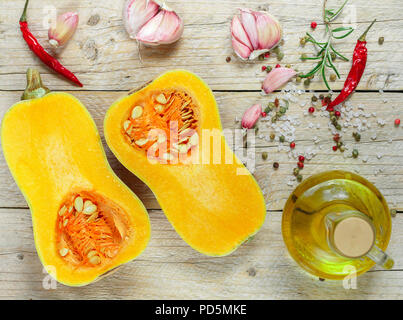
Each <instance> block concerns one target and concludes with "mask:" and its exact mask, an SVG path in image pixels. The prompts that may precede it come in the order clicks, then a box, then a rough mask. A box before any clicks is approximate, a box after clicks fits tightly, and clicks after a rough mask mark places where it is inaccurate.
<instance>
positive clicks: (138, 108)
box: [132, 106, 143, 119]
mask: <svg viewBox="0 0 403 320" xmlns="http://www.w3.org/2000/svg"><path fill="white" fill-rule="evenodd" d="M142 114H143V107H141V106H135V107H134V108H133V111H132V119H137V118H140V117H141V115H142Z"/></svg>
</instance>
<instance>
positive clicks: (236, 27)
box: [231, 9, 283, 60]
mask: <svg viewBox="0 0 403 320" xmlns="http://www.w3.org/2000/svg"><path fill="white" fill-rule="evenodd" d="M239 11H240V16H238V15H236V16H234V18H233V19H232V24H231V36H232V47H233V48H234V51H235V53H236V54H237V55H238V56H239V57H240V58H241V59H243V60H253V59H256V58H257V57H258V56H260V55H261V54H264V53H266V52H268V51H270V50H271V49H273V48H274V47H276V46H277V45H278V44H279V43H280V41H281V38H282V36H283V30H282V28H281V25H280V22H279V21H278V20H277V19H276V18H275V17H273V16H272V15H271V14H269V13H267V12H264V11H253V10H250V9H239Z"/></svg>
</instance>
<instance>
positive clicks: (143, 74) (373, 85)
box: [0, 0, 403, 299]
mask: <svg viewBox="0 0 403 320" xmlns="http://www.w3.org/2000/svg"><path fill="white" fill-rule="evenodd" d="M123 2H124V1H123V0H118V1H116V0H108V1H95V0H81V1H80V0H58V1H51V0H36V1H31V3H30V7H29V13H28V16H29V22H30V24H31V27H32V31H33V33H34V34H35V35H38V38H39V39H40V42H41V43H43V44H45V46H46V38H47V36H46V35H47V31H46V29H45V28H44V26H43V24H42V20H43V17H44V16H46V11H45V10H44V9H43V8H44V7H46V6H52V5H54V6H56V7H57V9H58V10H59V12H62V11H68V10H77V11H78V12H79V16H80V24H79V28H78V30H77V32H76V34H75V36H74V38H73V40H72V41H71V42H70V43H69V45H68V46H67V48H65V50H64V51H63V52H62V53H61V54H60V57H61V58H60V59H61V61H62V62H63V64H65V65H66V66H67V67H68V68H70V69H71V70H72V71H73V72H75V74H76V75H77V76H78V77H79V78H80V80H81V81H82V82H83V83H84V88H83V89H77V88H76V87H74V86H71V85H70V84H69V83H68V82H66V81H65V80H64V79H62V78H61V77H59V76H57V75H55V74H54V73H53V72H51V71H50V70H49V69H47V68H46V67H43V65H42V64H41V63H40V61H39V60H38V59H37V58H36V57H34V55H33V54H32V53H31V52H30V51H29V50H28V48H27V46H26V44H25V43H24V41H23V40H22V39H21V35H20V31H19V28H18V19H19V16H20V14H21V10H22V8H23V5H24V0H15V1H9V0H0V40H1V41H0V92H1V94H0V119H1V118H2V116H3V115H4V113H5V112H6V110H7V109H8V108H9V107H10V106H12V105H13V104H14V103H15V102H17V101H18V100H19V97H20V95H21V92H22V90H23V89H24V88H25V72H26V69H27V68H28V67H36V68H38V69H39V70H40V72H41V74H42V77H43V80H44V83H45V84H46V85H47V86H48V87H50V88H51V89H53V90H58V91H70V92H71V93H72V94H74V95H75V96H76V97H77V98H79V99H80V100H81V101H82V102H83V103H84V104H85V105H86V106H87V108H88V109H89V111H90V113H91V114H92V116H93V117H94V119H95V121H96V123H97V125H98V128H99V131H100V133H101V135H102V131H103V130H102V121H103V117H104V114H105V111H106V110H107V108H108V107H109V106H110V105H111V104H112V103H113V101H114V100H116V99H117V98H118V97H120V96H122V95H124V94H125V92H126V91H128V90H130V89H132V88H135V87H137V86H139V85H141V84H143V83H144V82H146V81H148V80H150V79H152V78H153V77H155V76H156V75H158V74H160V73H162V72H164V71H166V70H169V69H173V68H185V69H188V70H190V71H193V72H195V73H197V74H198V75H200V76H201V77H202V78H203V79H204V80H205V81H206V82H207V83H208V84H209V85H210V86H211V88H212V89H213V91H214V93H215V96H216V98H217V101H218V104H219V107H220V114H221V118H222V123H223V127H224V128H228V129H233V128H236V127H238V126H239V123H236V121H235V120H234V119H235V117H241V116H242V113H243V111H244V110H245V109H246V108H247V107H249V106H250V105H252V104H253V103H256V102H261V103H263V104H265V105H266V104H267V103H268V102H269V101H273V99H274V97H276V96H279V97H280V96H281V93H279V92H278V93H275V94H272V95H271V96H269V97H264V96H262V95H261V94H260V81H261V80H262V77H263V74H262V72H261V71H260V69H261V66H262V65H263V63H262V62H255V63H243V62H240V61H239V60H238V59H237V58H235V56H234V54H233V51H232V49H231V45H230V38H229V25H230V20H231V17H232V15H233V14H234V13H235V12H236V8H238V7H245V6H247V7H251V8H255V9H257V8H266V9H267V8H269V11H270V12H271V13H272V14H274V15H276V16H277V17H278V18H279V20H280V21H281V22H282V25H283V28H284V40H285V42H284V45H283V50H284V53H285V57H284V59H283V61H282V62H281V63H282V64H286V63H289V64H291V65H292V66H293V67H295V68H297V69H299V70H301V71H307V70H309V68H310V66H311V64H310V63H307V62H305V63H302V62H301V61H300V60H299V56H300V55H301V54H302V53H304V52H306V53H309V52H310V51H311V48H310V47H309V46H307V47H306V48H302V47H300V46H299V37H302V36H303V35H304V32H305V31H308V29H309V24H310V22H311V21H313V20H316V21H317V22H318V23H319V26H318V29H317V30H316V31H315V34H316V35H318V37H320V35H321V34H322V30H323V25H322V24H321V10H322V7H321V4H322V1H319V0H304V1H302V0H291V1H286V0H273V1H271V2H270V3H267V2H266V1H257V0H255V1H237V0H220V1H214V0H195V1H185V0H171V1H169V4H170V5H171V7H173V8H175V9H177V12H178V13H179V14H180V15H181V16H182V17H183V18H184V21H185V31H184V36H183V38H182V40H180V41H179V42H178V43H177V44H175V45H173V46H171V47H164V48H158V49H156V48H142V49H141V54H142V62H140V59H139V55H138V50H137V46H136V43H135V42H134V41H132V40H130V39H129V38H128V36H127V34H126V32H125V29H124V27H123V22H122V6H123ZM340 2H341V1H336V0H333V1H330V2H329V5H330V6H332V4H334V5H337V4H338V3H340ZM402 9H403V4H402V2H401V0H384V1H381V2H379V1H368V0H350V2H349V6H348V7H347V8H346V10H345V13H344V15H343V16H341V17H340V19H339V20H338V21H346V22H348V19H349V18H353V20H354V17H355V16H356V23H357V29H358V30H357V31H355V32H354V33H353V34H352V35H351V36H349V37H348V38H347V39H345V40H342V41H338V43H337V47H338V48H339V49H340V51H341V52H342V53H343V54H345V55H347V56H349V57H350V56H351V53H352V49H353V46H354V45H355V41H356V39H357V37H358V36H359V34H361V32H362V31H363V30H364V29H365V28H366V26H367V25H368V24H369V22H370V21H372V20H373V19H374V18H377V19H378V22H377V24H376V25H375V27H374V28H373V29H372V30H371V32H370V34H369V35H368V48H369V58H368V64H367V69H366V71H365V74H364V77H363V79H362V81H361V83H360V85H359V88H358V92H357V93H355V94H354V95H353V97H352V98H351V99H350V102H351V105H352V106H353V110H354V112H356V111H357V110H359V109H358V108H359V107H362V108H363V109H364V110H365V112H368V113H376V117H370V118H369V119H368V122H370V123H371V124H372V125H371V128H370V129H368V130H367V131H365V132H363V133H362V140H361V142H360V143H359V144H357V146H358V147H359V149H360V157H359V158H358V159H353V158H351V157H344V156H343V155H342V154H341V153H340V152H333V151H332V150H331V146H332V141H331V133H330V131H329V130H328V126H327V122H328V118H325V117H320V116H317V117H311V116H306V115H304V111H306V109H307V107H305V108H301V106H300V105H299V103H291V105H290V109H289V111H288V114H289V115H292V116H297V117H299V119H300V122H301V124H300V125H299V126H297V128H296V144H297V148H298V150H300V151H301V152H304V151H306V150H308V149H309V148H312V146H315V148H317V154H316V156H315V157H314V158H313V159H312V160H311V161H308V162H307V163H306V167H305V169H304V170H303V174H304V177H305V178H306V177H308V176H309V175H311V174H314V173H318V172H322V171H324V170H329V169H345V170H350V171H354V172H357V173H359V174H360V175H362V176H363V177H365V178H367V179H368V180H370V181H371V182H373V183H374V184H375V185H376V186H377V187H378V188H379V189H380V191H381V192H382V193H383V194H384V196H385V198H386V199H387V201H388V203H389V205H390V207H392V208H396V209H398V210H402V209H403V126H402V127H400V128H395V127H394V125H393V121H394V119H395V118H399V117H400V118H402V117H403V111H402V105H403V102H402V98H403V94H402V93H403V73H402V71H403V33H402V32H401V31H402V28H403V19H402V16H401V12H402ZM380 36H384V37H385V43H384V44H383V45H379V44H378V38H379V37H380ZM227 56H231V57H232V60H231V62H229V63H227V62H226V57H227ZM276 63H277V60H276V58H275V57H274V56H273V57H271V58H269V59H268V60H267V61H266V62H265V64H270V65H272V66H273V65H275V64H276ZM337 65H338V67H339V70H340V72H341V75H342V80H341V81H336V82H335V83H332V86H333V89H334V90H335V91H336V90H340V88H341V87H342V84H343V82H344V79H345V77H346V74H347V72H348V70H349V68H350V63H348V62H347V63H343V62H337ZM300 88H301V89H304V86H303V85H300ZM309 89H310V90H316V91H318V92H325V91H326V90H325V89H326V88H325V86H324V85H323V83H322V82H321V80H320V79H319V78H315V79H314V80H313V82H312V84H311V86H310V88H309ZM311 96H312V92H308V91H307V92H305V93H303V94H301V95H300V97H299V100H301V101H309V100H310V97H311ZM377 119H383V120H384V121H385V125H380V124H378V123H377ZM311 123H314V124H315V125H316V124H318V123H319V124H320V128H318V129H312V128H311V127H312V124H311ZM352 131H353V129H352V128H349V129H348V131H347V133H346V134H345V136H346V138H345V141H346V142H347V143H348V144H349V145H351V146H353V145H355V143H354V142H353V138H352V136H351V132H352ZM259 134H261V135H263V136H267V135H268V134H270V129H269V128H267V127H266V126H265V125H261V126H260V131H259ZM375 135H376V139H375ZM314 136H317V137H319V138H320V142H318V143H317V144H314V142H313V139H314ZM105 148H106V151H107V156H108V160H109V161H110V163H111V165H112V167H113V169H114V170H115V171H116V173H117V175H118V176H119V177H120V178H121V179H122V180H123V181H124V182H125V183H127V184H128V185H129V186H130V188H131V189H132V190H134V191H135V192H136V194H137V195H138V196H139V197H140V198H141V200H142V201H143V202H144V204H145V206H146V207H147V209H148V211H149V214H150V218H151V225H152V237H151V241H150V244H149V246H148V247H147V249H146V251H145V252H144V253H143V254H142V255H141V256H140V257H138V259H136V260H134V261H132V262H130V263H128V264H126V265H124V266H123V267H122V268H121V269H120V270H119V271H118V272H116V273H115V274H113V275H111V276H109V277H107V278H105V279H102V280H101V281H99V282H97V283H94V284H92V285H89V286H87V287H83V288H69V287H66V286H63V285H61V284H58V285H57V288H56V289H55V290H46V289H44V288H43V279H44V278H45V277H46V275H45V274H44V273H43V269H42V266H41V263H40V261H39V259H38V256H37V253H36V250H35V246H34V241H33V235H32V224H31V218H30V213H29V209H28V207H27V204H26V202H25V200H24V198H23V196H22V194H21V193H20V191H19V190H18V188H17V186H16V184H15V183H14V181H13V179H12V177H11V175H10V172H9V171H8V168H7V165H6V163H5V161H4V158H3V156H1V157H0V298H1V299H15V298H17V299H102V298H104V299H158V298H161V299H193V298H208V299H219V298H221V299H321V298H324V299H335V298H341V299H375V298H379V299H386V298H388V299H400V298H403V252H402V249H401V243H402V241H403V215H402V212H401V211H400V212H398V214H397V217H396V218H394V219H393V234H392V239H391V242H390V246H389V249H388V251H389V252H390V254H391V255H392V256H393V257H394V259H395V266H394V268H393V269H392V270H389V271H384V270H380V269H378V268H375V269H373V270H371V271H370V272H368V273H367V274H365V275H363V276H361V277H359V278H358V282H357V288H356V289H351V290H346V289H344V288H343V285H342V282H339V281H319V279H317V278H314V277H312V276H310V275H308V274H306V273H305V272H303V271H302V270H301V269H300V268H299V267H298V266H297V265H296V263H295V262H294V261H293V260H292V259H291V258H290V257H289V255H288V253H287V251H286V248H285V246H284V243H283V241H282V236H281V214H282V208H283V206H284V203H285V200H286V199H287V197H288V195H289V194H290V193H291V191H292V190H293V188H294V187H295V186H296V184H295V183H292V182H290V183H288V182H289V180H290V178H291V172H292V169H293V167H294V166H295V163H296V162H295V160H294V159H290V158H289V157H288V154H287V152H286V151H282V150H279V149H278V143H276V142H274V143H273V142H267V141H266V140H265V139H257V141H256V150H257V153H258V155H257V157H256V159H257V163H256V171H255V172H254V175H255V177H256V179H257V180H258V183H259V184H260V186H261V187H262V189H263V191H264V192H265V198H266V203H267V215H268V216H267V219H266V222H265V224H264V226H263V228H262V229H261V231H260V232H259V233H258V234H257V235H256V236H255V238H254V239H253V240H252V241H250V242H248V243H246V244H244V245H243V246H241V247H240V248H239V249H238V250H237V251H235V252H234V253H232V254H231V255H229V256H226V257H220V258H211V257H207V256H204V255H202V254H199V253H198V252H196V251H194V250H192V249H191V248H190V247H189V246H188V245H187V244H186V243H185V242H184V241H182V240H181V238H180V237H179V236H178V235H177V234H176V232H175V231H174V230H173V228H172V227H171V225H170V224H169V222H168V221H167V219H166V218H165V216H164V214H163V212H162V211H161V210H160V208H159V205H158V203H157V202H156V200H155V198H154V196H153V195H152V193H151V192H150V190H149V189H148V188H147V187H146V186H145V185H144V184H143V183H142V182H140V181H139V180H138V179H137V178H135V177H134V176H133V175H132V174H130V173H129V172H128V171H127V170H126V169H124V168H123V167H122V165H120V164H119V163H118V161H117V160H116V159H115V158H114V156H113V155H112V154H111V152H110V151H109V149H108V148H107V146H106V145H105ZM263 151H267V152H268V153H269V159H268V160H266V161H263V160H262V159H261V156H260V153H261V152H263ZM365 160H366V161H365ZM273 161H279V163H280V168H279V170H277V171H274V170H273V168H272V163H273Z"/></svg>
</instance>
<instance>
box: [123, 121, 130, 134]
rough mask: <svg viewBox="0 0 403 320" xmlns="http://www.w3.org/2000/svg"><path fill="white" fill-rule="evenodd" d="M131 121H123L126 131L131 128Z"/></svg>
mask: <svg viewBox="0 0 403 320" xmlns="http://www.w3.org/2000/svg"><path fill="white" fill-rule="evenodd" d="M130 124H131V122H130V121H129V120H126V121H125V122H123V129H125V131H127V129H129V127H130Z"/></svg>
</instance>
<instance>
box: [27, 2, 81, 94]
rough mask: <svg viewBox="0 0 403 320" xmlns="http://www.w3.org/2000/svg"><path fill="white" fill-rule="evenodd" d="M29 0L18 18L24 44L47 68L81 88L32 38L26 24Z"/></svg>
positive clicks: (76, 80)
mask: <svg viewBox="0 0 403 320" xmlns="http://www.w3.org/2000/svg"><path fill="white" fill-rule="evenodd" d="M28 2H29V0H26V2H25V7H24V11H23V13H22V16H21V18H20V29H21V32H22V36H23V38H24V40H25V42H26V43H27V44H28V46H29V48H30V49H31V51H32V52H33V53H35V54H36V56H37V57H38V58H39V59H41V60H42V62H43V63H45V64H46V65H47V66H48V67H49V68H51V69H53V70H54V71H56V72H57V73H59V74H61V75H62V76H64V77H66V78H67V79H69V80H70V81H72V82H74V83H76V84H78V85H79V86H80V87H82V86H83V85H82V83H81V82H80V81H79V80H78V79H77V77H76V76H75V75H74V74H73V73H72V72H71V71H69V70H67V69H66V68H65V67H64V66H63V65H62V64H61V63H60V62H59V61H57V60H56V59H55V58H54V57H52V56H51V55H50V54H49V53H47V52H46V50H45V49H44V48H43V47H42V46H41V45H40V44H39V42H38V40H37V39H36V38H35V37H34V35H33V34H32V33H31V31H29V28H28V22H27V7H28Z"/></svg>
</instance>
